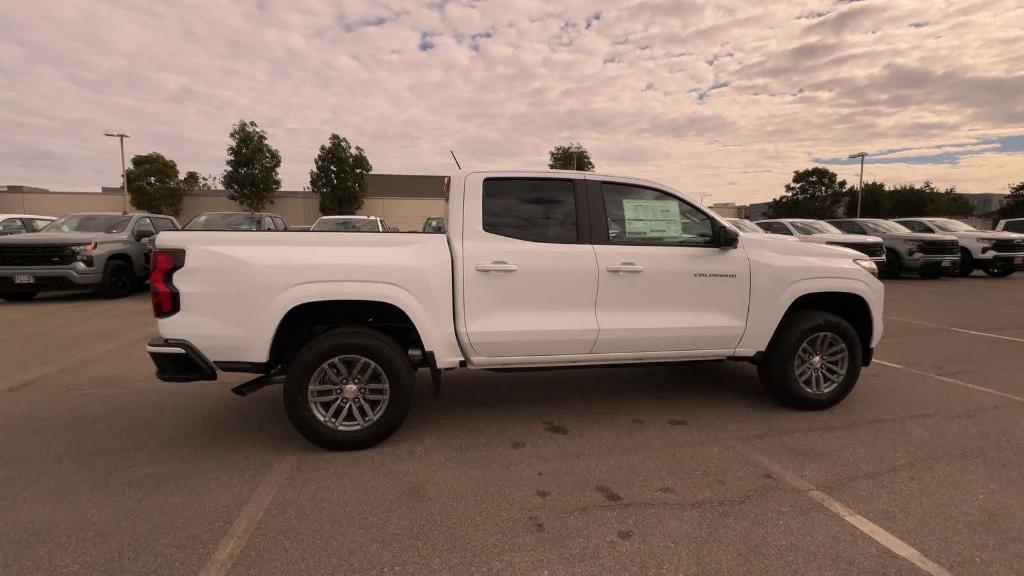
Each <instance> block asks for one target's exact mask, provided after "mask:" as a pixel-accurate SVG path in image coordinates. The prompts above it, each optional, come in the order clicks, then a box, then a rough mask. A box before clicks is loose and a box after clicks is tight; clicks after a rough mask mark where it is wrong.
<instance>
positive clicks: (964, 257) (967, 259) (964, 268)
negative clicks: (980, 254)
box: [956, 248, 974, 278]
mask: <svg viewBox="0 0 1024 576" xmlns="http://www.w3.org/2000/svg"><path fill="white" fill-rule="evenodd" d="M971 272H974V257H973V256H971V251H970V250H968V249H967V248H961V249H960V268H958V269H957V271H956V275H957V276H959V277H961V278H966V277H968V276H970V275H971Z"/></svg>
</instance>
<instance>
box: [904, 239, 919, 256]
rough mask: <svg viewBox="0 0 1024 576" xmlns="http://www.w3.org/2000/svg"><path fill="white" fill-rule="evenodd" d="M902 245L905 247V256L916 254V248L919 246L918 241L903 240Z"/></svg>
mask: <svg viewBox="0 0 1024 576" xmlns="http://www.w3.org/2000/svg"><path fill="white" fill-rule="evenodd" d="M903 245H904V246H906V247H907V254H908V255H910V256H913V255H914V252H917V247H918V246H920V245H921V242H920V240H904V241H903Z"/></svg>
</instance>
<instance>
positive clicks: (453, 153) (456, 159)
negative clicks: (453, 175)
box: [448, 149, 462, 170]
mask: <svg viewBox="0 0 1024 576" xmlns="http://www.w3.org/2000/svg"><path fill="white" fill-rule="evenodd" d="M448 151H449V152H451V153H452V160H455V165H456V166H458V167H459V170H462V164H459V159H458V158H456V157H455V152H454V151H453V150H451V149H449V150H448Z"/></svg>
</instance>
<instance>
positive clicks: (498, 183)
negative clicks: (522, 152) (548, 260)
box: [483, 178, 579, 244]
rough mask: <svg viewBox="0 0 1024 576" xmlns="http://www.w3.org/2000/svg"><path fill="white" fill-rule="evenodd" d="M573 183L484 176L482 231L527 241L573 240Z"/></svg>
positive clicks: (574, 215)
mask: <svg viewBox="0 0 1024 576" xmlns="http://www.w3.org/2000/svg"><path fill="white" fill-rule="evenodd" d="M576 223H577V210H576V187H575V185H574V183H573V181H572V180H556V179H547V178H514V179H503V178H488V179H486V180H484V194H483V226H484V231H486V232H489V233H491V234H497V235H499V236H505V237H508V238H515V239H518V240H527V241H530V242H548V243H558V244H565V243H574V242H577V241H579V234H578V232H577V225H576Z"/></svg>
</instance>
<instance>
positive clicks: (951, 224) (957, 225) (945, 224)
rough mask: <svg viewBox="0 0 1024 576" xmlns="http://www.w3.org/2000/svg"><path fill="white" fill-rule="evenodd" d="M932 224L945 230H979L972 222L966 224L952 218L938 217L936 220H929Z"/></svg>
mask: <svg viewBox="0 0 1024 576" xmlns="http://www.w3.org/2000/svg"><path fill="white" fill-rule="evenodd" d="M928 222H929V223H931V225H932V226H935V227H936V228H938V229H939V230H942V231H943V232H969V231H971V230H977V228H975V227H974V226H971V225H970V224H964V223H963V222H960V221H958V220H950V219H949V218H936V219H935V220H929V221H928Z"/></svg>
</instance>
